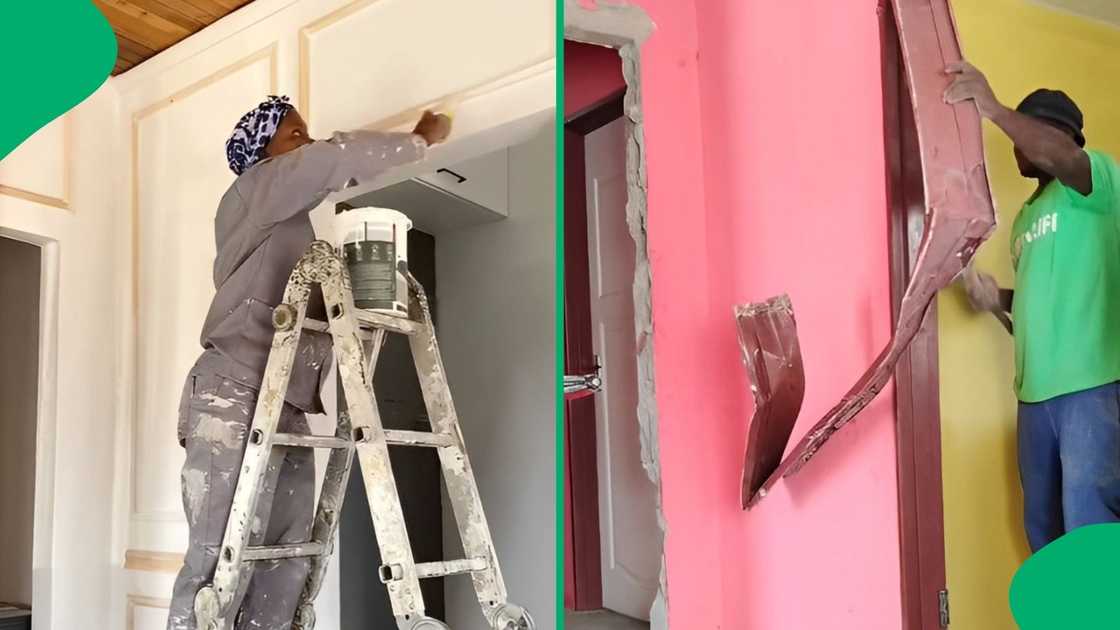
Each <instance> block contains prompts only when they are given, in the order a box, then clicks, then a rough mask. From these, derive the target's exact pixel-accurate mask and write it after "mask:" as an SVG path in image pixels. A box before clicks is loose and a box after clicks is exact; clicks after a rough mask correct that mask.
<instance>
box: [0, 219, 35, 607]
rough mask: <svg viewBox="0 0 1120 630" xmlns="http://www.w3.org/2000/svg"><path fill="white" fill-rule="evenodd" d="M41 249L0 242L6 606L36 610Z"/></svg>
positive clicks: (1, 590)
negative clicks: (33, 582)
mask: <svg viewBox="0 0 1120 630" xmlns="http://www.w3.org/2000/svg"><path fill="white" fill-rule="evenodd" d="M39 258H40V252H39V248H38V247H36V246H35V245H31V244H28V243H24V242H21V241H17V240H13V239H10V238H3V237H0V558H3V559H4V561H3V566H2V568H0V601H6V602H16V603H20V604H24V605H29V604H31V603H32V602H31V541H32V531H33V528H32V521H33V517H34V514H35V425H36V424H37V420H36V416H37V415H38V395H37V393H36V392H37V390H38V381H39V370H38V366H39V332H38V331H39V266H40V263H39Z"/></svg>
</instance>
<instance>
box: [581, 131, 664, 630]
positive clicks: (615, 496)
mask: <svg viewBox="0 0 1120 630" xmlns="http://www.w3.org/2000/svg"><path fill="white" fill-rule="evenodd" d="M585 142H586V144H585V151H586V164H587V234H588V248H587V249H588V259H589V262H590V272H591V327H592V328H591V331H592V332H591V334H592V346H593V347H594V350H595V354H596V355H597V356H598V357H599V365H600V366H601V367H602V370H601V375H602V377H603V390H602V391H601V392H599V393H598V394H596V397H595V418H596V419H595V422H596V425H595V429H596V442H597V445H598V451H599V452H598V468H599V532H600V534H599V535H600V543H601V545H600V546H601V550H602V551H601V553H602V567H603V606H604V607H605V608H609V609H611V610H614V611H617V612H620V613H622V614H624V615H628V616H630V617H635V618H638V619H646V620H648V619H649V611H650V606H651V605H652V604H653V599H654V597H655V595H656V594H657V586H658V573H659V570H660V567H661V531H660V528H659V527H658V526H657V511H656V510H657V496H656V489H655V488H654V486H653V482H651V481H650V480H649V477H648V476H646V472H645V470H644V469H643V468H642V463H641V445H640V443H639V438H638V413H637V409H638V366H637V349H636V343H635V332H634V299H633V293H632V287H633V283H634V241H633V240H632V239H631V238H630V232H629V230H628V228H627V225H626V125H625V121H624V120H623V119H619V120H616V121H614V122H612V123H610V124H608V125H606V126H604V127H602V128H600V129H598V130H596V131H594V132H592V133H591V134H589V135H588V136H587V138H586V140H585Z"/></svg>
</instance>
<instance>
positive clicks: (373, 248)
mask: <svg viewBox="0 0 1120 630" xmlns="http://www.w3.org/2000/svg"><path fill="white" fill-rule="evenodd" d="M334 222H335V223H334V233H335V247H337V248H338V251H339V254H340V255H341V256H342V259H343V260H344V261H345V262H346V267H347V269H349V271H350V288H351V290H352V291H353V293H354V306H356V307H358V308H360V309H366V310H371V311H378V312H382V313H387V314H390V315H407V314H408V281H407V280H406V279H405V277H404V274H402V273H401V272H402V271H407V270H408V231H409V230H410V229H412V220H410V219H409V218H408V217H407V216H405V215H404V214H402V213H400V212H397V211H396V210H389V209H388V208H353V209H351V210H346V211H344V212H341V213H339V214H336V215H335V217H334Z"/></svg>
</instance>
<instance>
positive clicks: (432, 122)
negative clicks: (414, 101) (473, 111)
mask: <svg viewBox="0 0 1120 630" xmlns="http://www.w3.org/2000/svg"><path fill="white" fill-rule="evenodd" d="M412 133H414V134H416V135H418V136H420V137H421V138H423V139H424V141H425V142H427V143H428V145H429V146H431V145H433V144H439V143H440V142H443V141H444V140H446V139H447V136H449V135H451V118H450V117H448V116H445V115H443V114H433V113H432V112H428V111H426V112H424V115H423V116H421V117H420V122H418V123H416V128H415V129H413V130H412Z"/></svg>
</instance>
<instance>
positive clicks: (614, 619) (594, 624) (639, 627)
mask: <svg viewBox="0 0 1120 630" xmlns="http://www.w3.org/2000/svg"><path fill="white" fill-rule="evenodd" d="M564 630H649V622H646V621H638V620H637V619H631V618H629V617H623V616H622V615H619V614H617V613H613V612H611V611H609V610H597V611H595V612H581V613H576V612H571V611H569V612H568V613H567V615H566V618H565V620H564Z"/></svg>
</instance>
